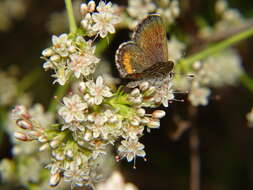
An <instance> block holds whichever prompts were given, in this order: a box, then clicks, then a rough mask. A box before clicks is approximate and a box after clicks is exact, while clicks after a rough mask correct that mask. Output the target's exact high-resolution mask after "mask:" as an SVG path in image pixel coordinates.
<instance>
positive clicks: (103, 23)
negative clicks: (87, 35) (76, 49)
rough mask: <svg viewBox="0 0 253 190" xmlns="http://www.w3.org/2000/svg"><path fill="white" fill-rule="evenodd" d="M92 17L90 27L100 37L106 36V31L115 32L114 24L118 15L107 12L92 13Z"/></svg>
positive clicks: (116, 22) (117, 20) (117, 21)
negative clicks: (92, 23) (92, 22)
mask: <svg viewBox="0 0 253 190" xmlns="http://www.w3.org/2000/svg"><path fill="white" fill-rule="evenodd" d="M92 19H93V20H94V22H95V24H94V25H93V26H92V28H91V29H92V30H93V31H94V32H98V34H99V35H100V37H101V38H104V37H105V36H107V34H108V33H115V28H114V25H115V24H118V23H119V18H118V16H115V15H113V14H111V13H107V12H101V13H94V14H92Z"/></svg>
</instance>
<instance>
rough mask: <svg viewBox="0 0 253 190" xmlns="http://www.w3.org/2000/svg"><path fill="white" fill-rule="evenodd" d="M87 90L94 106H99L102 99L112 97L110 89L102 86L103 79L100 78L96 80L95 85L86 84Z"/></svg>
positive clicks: (91, 83)
mask: <svg viewBox="0 0 253 190" xmlns="http://www.w3.org/2000/svg"><path fill="white" fill-rule="evenodd" d="M87 88H88V91H89V94H90V96H91V98H92V102H93V103H94V104H96V105H99V104H101V103H102V101H103V99H104V98H108V97H111V96H112V93H111V90H110V88H109V87H108V86H106V85H105V84H104V81H103V78H102V77H100V76H99V77H98V78H97V79H96V83H94V82H88V83H87Z"/></svg>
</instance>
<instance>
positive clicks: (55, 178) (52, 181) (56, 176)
mask: <svg viewBox="0 0 253 190" xmlns="http://www.w3.org/2000/svg"><path fill="white" fill-rule="evenodd" d="M60 180H61V175H60V173H55V174H53V175H51V176H50V180H49V185H50V186H51V187H55V186H57V185H58V184H59V182H60Z"/></svg>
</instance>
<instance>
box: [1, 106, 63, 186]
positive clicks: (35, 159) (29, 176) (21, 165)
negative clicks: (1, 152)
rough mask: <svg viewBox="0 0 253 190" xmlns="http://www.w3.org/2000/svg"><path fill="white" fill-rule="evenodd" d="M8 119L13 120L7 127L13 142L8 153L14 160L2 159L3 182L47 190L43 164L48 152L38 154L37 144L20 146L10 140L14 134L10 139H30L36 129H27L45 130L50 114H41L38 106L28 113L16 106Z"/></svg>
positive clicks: (47, 175)
mask: <svg viewBox="0 0 253 190" xmlns="http://www.w3.org/2000/svg"><path fill="white" fill-rule="evenodd" d="M12 116H13V117H14V118H15V121H16V122H14V121H13V122H10V123H9V124H8V125H9V129H8V130H7V132H8V134H9V135H10V137H11V140H12V143H13V148H12V153H13V155H14V156H15V157H14V159H8V158H5V159H3V160H1V162H0V175H1V177H2V179H3V182H5V183H13V182H15V184H17V185H22V186H24V187H26V188H30V186H33V187H34V188H38V189H45V190H46V189H48V188H47V187H46V186H45V184H47V181H48V179H49V174H47V173H46V169H45V168H44V165H45V164H46V163H48V162H49V161H50V154H49V152H48V151H44V152H39V151H38V149H39V144H38V143H37V142H28V143H22V142H20V141H17V140H16V139H14V138H13V139H12V136H13V133H14V131H18V132H16V133H14V136H15V137H16V138H21V139H22V140H28V139H24V136H26V135H27V136H29V137H30V138H32V137H34V136H36V135H37V136H38V134H39V133H38V130H37V131H36V130H35V129H34V130H33V129H30V127H31V126H32V127H33V126H37V127H36V128H40V129H41V130H42V128H44V129H45V130H46V129H48V127H49V124H51V123H53V115H52V114H51V113H45V112H44V109H43V107H42V105H40V104H35V105H34V106H33V107H32V108H30V109H29V110H27V109H26V108H25V107H24V106H16V107H15V109H14V110H13V112H12ZM34 128H35V127H34ZM20 129H22V131H20ZM24 129H25V130H24ZM23 130H24V131H25V132H23ZM42 187H43V188H42ZM60 187H61V188H62V189H66V188H67V185H66V184H61V186H60Z"/></svg>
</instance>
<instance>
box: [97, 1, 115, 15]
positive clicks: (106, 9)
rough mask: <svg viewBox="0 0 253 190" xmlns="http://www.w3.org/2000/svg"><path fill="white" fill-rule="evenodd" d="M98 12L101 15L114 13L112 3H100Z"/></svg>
mask: <svg viewBox="0 0 253 190" xmlns="http://www.w3.org/2000/svg"><path fill="white" fill-rule="evenodd" d="M97 11H98V12H100V13H113V12H112V11H113V9H112V3H111V2H108V3H106V2H104V1H100V2H99V4H98V6H97Z"/></svg>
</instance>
